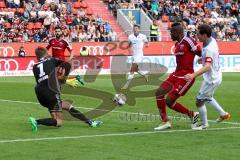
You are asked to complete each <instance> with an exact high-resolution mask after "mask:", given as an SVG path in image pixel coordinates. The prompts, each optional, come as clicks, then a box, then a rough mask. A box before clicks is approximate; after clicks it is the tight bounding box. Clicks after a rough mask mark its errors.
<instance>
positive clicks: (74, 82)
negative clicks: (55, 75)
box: [66, 78, 80, 88]
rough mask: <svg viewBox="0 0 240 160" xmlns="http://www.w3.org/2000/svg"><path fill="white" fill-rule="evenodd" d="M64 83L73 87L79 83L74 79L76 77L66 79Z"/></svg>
mask: <svg viewBox="0 0 240 160" xmlns="http://www.w3.org/2000/svg"><path fill="white" fill-rule="evenodd" d="M66 84H67V85H69V86H71V87H73V88H76V87H79V86H80V84H79V82H78V80H76V78H72V79H67V80H66Z"/></svg>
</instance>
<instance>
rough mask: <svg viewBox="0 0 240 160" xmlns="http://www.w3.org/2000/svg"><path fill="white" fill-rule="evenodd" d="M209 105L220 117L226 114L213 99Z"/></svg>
mask: <svg viewBox="0 0 240 160" xmlns="http://www.w3.org/2000/svg"><path fill="white" fill-rule="evenodd" d="M209 104H210V105H211V106H212V107H213V108H214V109H215V110H216V111H218V113H219V114H220V115H221V116H224V115H226V114H227V113H226V112H225V111H224V110H223V108H222V107H221V106H220V105H219V104H218V102H217V101H216V100H215V99H214V98H211V101H209Z"/></svg>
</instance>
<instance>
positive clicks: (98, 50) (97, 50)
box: [80, 46, 110, 56]
mask: <svg viewBox="0 0 240 160" xmlns="http://www.w3.org/2000/svg"><path fill="white" fill-rule="evenodd" d="M83 47H85V48H86V50H87V51H88V54H89V55H94V56H97V55H109V54H110V51H109V49H108V47H107V46H83ZM83 47H81V48H80V51H82V50H83Z"/></svg>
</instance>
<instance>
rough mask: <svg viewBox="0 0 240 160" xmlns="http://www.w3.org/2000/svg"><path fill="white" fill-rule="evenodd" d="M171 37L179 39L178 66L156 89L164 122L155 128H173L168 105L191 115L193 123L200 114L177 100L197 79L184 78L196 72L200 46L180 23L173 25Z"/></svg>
mask: <svg viewBox="0 0 240 160" xmlns="http://www.w3.org/2000/svg"><path fill="white" fill-rule="evenodd" d="M171 38H172V40H173V41H177V42H176V43H175V49H174V54H175V56H176V63H177V67H176V70H175V72H173V73H172V74H170V75H169V77H168V78H167V79H166V80H165V81H164V82H163V83H162V84H161V86H160V87H159V89H158V90H157V91H156V100H157V107H158V109H159V113H160V116H161V118H162V124H160V126H158V127H156V128H154V130H163V129H167V128H171V124H170V123H169V120H168V116H167V113H166V105H167V106H168V107H169V108H171V109H173V110H175V111H177V112H180V113H182V114H185V115H187V116H189V117H190V118H191V119H192V123H193V124H196V122H197V120H198V115H199V113H198V112H193V111H191V110H189V109H188V108H187V107H185V106H183V105H182V104H180V103H178V102H176V100H177V99H178V98H179V97H181V96H184V95H185V94H186V93H187V91H188V90H189V89H190V88H191V86H192V85H193V83H194V81H195V79H192V80H188V81H187V80H185V79H184V76H185V75H186V74H188V73H193V72H194V69H193V62H194V57H195V55H201V49H200V46H198V45H197V43H196V42H195V41H194V40H193V39H192V38H190V37H187V36H184V30H183V27H182V25H181V24H180V23H174V24H173V25H172V29H171Z"/></svg>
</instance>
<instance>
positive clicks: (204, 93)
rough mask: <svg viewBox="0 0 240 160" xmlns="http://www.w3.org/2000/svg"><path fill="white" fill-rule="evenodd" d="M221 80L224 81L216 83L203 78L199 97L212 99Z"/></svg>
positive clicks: (200, 98)
mask: <svg viewBox="0 0 240 160" xmlns="http://www.w3.org/2000/svg"><path fill="white" fill-rule="evenodd" d="M221 82H222V81H221V80H220V81H218V82H216V83H208V82H207V81H205V80H203V82H202V86H201V88H200V90H199V92H198V96H197V99H198V100H201V101H210V100H211V98H212V97H213V94H214V92H215V90H216V89H217V88H218V86H220V84H221Z"/></svg>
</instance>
